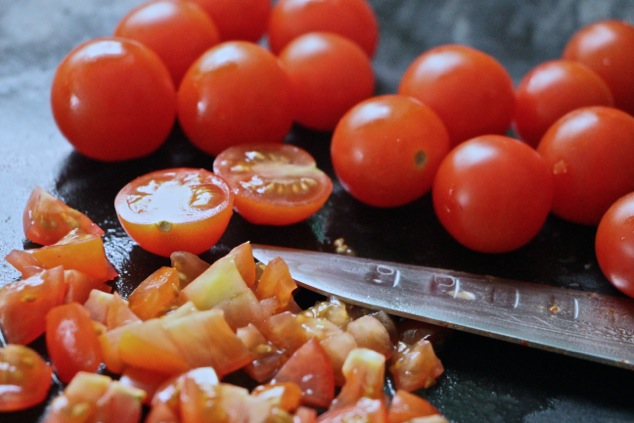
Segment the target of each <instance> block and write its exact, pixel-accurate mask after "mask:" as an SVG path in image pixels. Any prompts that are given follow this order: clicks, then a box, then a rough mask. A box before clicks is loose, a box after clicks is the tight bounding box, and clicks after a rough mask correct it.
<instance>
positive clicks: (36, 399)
mask: <svg viewBox="0 0 634 423" xmlns="http://www.w3.org/2000/svg"><path fill="white" fill-rule="evenodd" d="M52 375H53V371H52V370H51V367H50V366H49V365H48V364H47V363H46V362H45V361H44V360H43V359H42V357H40V356H39V354H38V353H37V352H36V351H35V350H33V349H31V348H29V347H26V346H24V345H16V344H9V345H7V346H5V347H2V348H0V381H2V389H0V412H7V411H18V410H24V409H26V408H29V407H32V406H34V405H37V404H39V403H41V402H43V401H44V400H45V399H46V397H47V395H48V391H49V389H50V388H51V382H52V381H53V379H52Z"/></svg>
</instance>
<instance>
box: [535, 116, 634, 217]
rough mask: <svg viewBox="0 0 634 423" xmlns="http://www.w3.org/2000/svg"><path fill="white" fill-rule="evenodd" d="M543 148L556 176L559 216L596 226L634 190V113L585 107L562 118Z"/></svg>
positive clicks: (555, 203)
mask: <svg viewBox="0 0 634 423" xmlns="http://www.w3.org/2000/svg"><path fill="white" fill-rule="evenodd" d="M537 151H538V152H539V154H540V155H541V156H542V157H544V159H545V160H546V162H547V164H548V166H549V168H550V171H551V173H552V174H553V180H554V187H555V193H554V197H553V206H552V212H553V214H555V215H557V216H559V217H560V218H562V219H565V220H568V221H571V222H575V223H579V224H585V225H596V224H598V223H599V220H600V219H601V216H602V215H603V213H605V211H606V210H607V209H608V208H609V207H610V205H611V204H612V203H613V202H614V201H616V200H617V199H618V198H619V197H621V196H623V195H625V194H627V193H628V192H630V191H634V117H632V116H630V115H628V114H627V113H625V112H623V111H621V110H619V109H615V108H611V107H601V106H594V107H584V108H580V109H576V110H574V111H572V112H570V113H568V114H566V115H565V116H563V117H562V118H561V119H559V120H558V121H557V122H555V124H554V125H553V126H551V128H550V129H549V130H548V131H547V132H546V134H545V135H544V137H543V138H542V140H541V141H540V143H539V145H538V147H537Z"/></svg>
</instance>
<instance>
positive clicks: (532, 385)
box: [0, 0, 634, 423]
mask: <svg viewBox="0 0 634 423" xmlns="http://www.w3.org/2000/svg"><path fill="white" fill-rule="evenodd" d="M137 4H140V1H139V0H113V1H110V2H103V1H98V0H81V1H77V0H21V1H19V2H15V1H10V0H0V193H1V195H2V197H1V199H0V255H1V256H2V257H4V256H5V255H6V254H7V253H8V252H9V251H10V250H11V249H14V248H24V247H25V246H26V247H29V244H27V243H25V239H24V235H23V233H22V226H21V213H22V209H23V207H24V204H25V201H26V198H27V197H28V195H29V193H30V191H31V190H32V188H33V187H34V186H35V185H41V186H43V187H44V188H46V189H48V190H49V191H50V192H52V193H53V194H54V195H56V196H58V197H60V198H61V199H63V200H64V201H66V202H67V203H68V204H70V205H72V206H73V207H75V208H77V209H79V210H82V211H84V212H85V213H87V214H88V215H89V216H90V217H91V218H92V219H93V220H94V221H95V222H97V223H98V224H99V225H101V226H102V227H103V228H104V229H105V230H106V235H105V241H106V248H107V254H108V256H109V258H110V260H111V261H112V262H113V264H114V265H115V266H116V267H117V269H118V270H119V271H120V274H121V276H120V277H119V279H118V280H117V281H116V286H117V288H118V289H119V290H120V291H121V292H122V294H123V295H124V296H125V295H127V294H129V292H131V290H132V289H133V288H134V287H135V286H136V284H138V283H139V282H140V281H141V280H142V279H143V278H144V277H145V276H147V275H148V274H149V273H151V272H152V271H153V270H154V269H156V268H157V267H158V266H160V265H163V264H167V262H166V261H165V259H161V258H158V257H155V256H153V255H151V254H149V253H146V252H144V251H143V250H141V249H140V248H138V247H137V246H136V245H135V244H134V243H133V242H132V241H130V240H129V239H128V238H127V236H126V235H125V233H124V232H123V231H122V229H121V227H120V226H119V224H118V222H117V221H116V217H115V214H114V209H113V205H112V201H113V199H114V196H115V194H116V193H117V191H118V190H119V189H120V188H121V187H122V186H123V185H124V184H125V183H127V182H128V181H129V180H131V179H133V178H134V177H136V176H138V175H140V174H143V173H146V172H148V171H151V170H155V169H160V168H165V167H171V166H202V167H207V168H211V164H212V160H213V158H212V157H209V156H206V155H204V154H202V153H200V152H199V151H197V150H196V149H194V148H193V147H192V146H191V145H190V144H189V143H188V141H187V140H186V139H185V138H184V136H183V135H182V133H180V132H179V131H178V129H175V130H174V133H173V134H172V136H171V137H170V139H169V140H168V142H167V143H166V144H165V146H164V147H163V148H161V149H160V150H159V151H158V152H156V153H155V154H153V155H152V156H150V157H148V158H145V159H142V160H135V161H131V162H126V163H118V164H103V163H98V162H95V161H92V160H89V159H87V158H85V157H82V156H80V155H79V154H77V153H75V152H73V150H72V148H71V147H70V146H69V144H68V143H67V142H66V141H65V140H64V139H63V137H62V135H61V134H60V133H59V131H58V130H57V128H56V126H55V123H54V121H53V119H52V116H51V111H50V105H49V89H50V83H51V79H52V76H53V73H54V70H55V67H56V66H57V64H58V63H59V62H60V61H61V60H62V58H63V57H64V55H65V54H66V53H68V52H69V51H70V49H72V48H73V47H74V46H76V45H77V44H79V43H80V42H82V41H84V40H87V39H90V38H94V37H97V36H101V35H108V34H111V33H112V30H113V28H114V26H115V24H116V22H117V21H118V20H119V19H120V18H121V17H122V16H123V15H124V14H125V13H126V12H127V11H128V10H129V9H130V8H132V7H133V6H136V5H137ZM371 4H372V5H373V7H374V8H375V10H376V13H377V15H378V18H379V23H380V30H381V40H380V44H379V48H378V51H377V55H376V57H375V59H374V64H375V71H376V76H377V93H391V92H394V91H395V90H396V87H397V84H398V80H399V78H400V76H401V75H402V73H403V71H404V70H405V68H406V67H407V65H408V64H409V63H410V62H411V61H412V60H413V59H414V58H415V57H416V56H417V55H418V54H420V53H422V52H423V51H424V50H426V49H428V48H430V47H433V46H435V45H439V44H445V43H463V44H467V45H471V46H473V47H476V48H480V49H482V50H484V51H486V52H488V53H490V54H492V55H494V56H495V57H496V58H498V60H500V61H501V62H502V63H503V64H504V65H505V66H506V67H507V69H508V70H509V72H510V73H511V75H512V76H513V78H514V80H515V81H516V82H517V81H519V79H520V78H521V77H522V75H523V74H524V73H526V72H527V71H528V70H529V69H530V68H531V67H533V66H535V65H536V64H537V63H539V62H540V61H543V60H546V59H552V58H557V57H558V56H559V55H560V53H561V50H562V48H563V45H564V44H565V41H566V40H567V38H568V37H569V36H570V35H571V34H572V33H573V32H574V31H575V30H576V29H578V28H579V27H581V26H582V25H584V24H587V23H589V22H591V21H593V20H597V19H600V18H606V17H613V18H620V19H624V20H627V21H629V22H634V1H631V0H602V1H592V0H580V1H575V0H565V1H554V0H551V1H546V0H532V1H523V2H511V1H504V0H499V1H496V0H483V1H466V0H465V1H457V0H448V1H433V0H372V1H371ZM633 54H634V53H633ZM288 142H292V143H295V144H297V145H299V146H301V147H303V148H305V149H307V150H308V151H310V152H311V153H312V154H313V155H314V156H315V157H316V159H317V161H318V165H319V166H320V167H321V168H323V169H324V170H326V171H328V172H330V174H331V175H332V167H331V165H330V162H329V155H328V151H329V134H324V133H314V132H311V131H307V130H305V129H302V128H294V130H293V131H292V133H291V134H289V137H288ZM593 237H594V229H593V228H589V227H582V226H578V225H573V224H569V223H566V222H562V221H560V220H558V219H555V218H550V219H549V220H548V222H547V224H546V226H545V227H544V229H543V230H542V231H541V232H540V233H539V235H538V236H537V237H536V239H535V240H534V241H533V242H531V243H530V244H529V245H527V246H525V247H523V248H522V249H520V250H518V251H516V252H513V253H509V254H502V255H482V254H477V253H474V252H471V251H468V250H466V249H464V248H463V247H461V246H459V245H457V244H456V243H455V242H454V241H452V240H451V239H450V238H449V236H448V235H447V234H446V233H445V232H444V230H443V229H442V228H441V227H440V225H439V224H438V222H437V220H436V219H435V217H434V215H433V210H432V207H431V201H430V198H429V196H425V197H423V198H421V199H420V200H418V201H416V202H414V203H412V204H410V205H407V206H405V207H401V208H398V209H391V210H381V209H373V208H370V207H367V206H364V205H362V204H360V203H358V202H356V201H355V200H353V199H352V198H350V197H349V196H348V195H347V194H346V193H345V192H344V191H343V190H342V188H341V187H340V185H339V184H338V183H336V184H335V190H334V192H333V195H332V198H331V199H330V200H329V201H328V203H327V204H326V206H325V207H324V208H323V209H322V210H321V211H320V212H319V213H318V214H317V215H315V216H313V217H312V218H310V219H308V220H307V221H306V222H303V223H301V224H297V225H293V226H290V227H284V228H270V227H258V226H254V225H251V224H249V223H247V222H245V221H244V220H242V219H241V218H240V217H239V216H234V217H233V220H232V222H231V224H230V226H229V229H228V231H227V232H226V234H225V235H224V237H223V238H222V239H221V241H220V242H219V243H218V244H217V245H216V246H215V247H214V248H213V249H212V250H211V251H210V252H208V253H206V254H204V255H203V258H205V259H207V260H209V261H211V260H213V259H215V258H218V257H220V256H221V255H223V254H225V253H226V252H228V251H229V250H230V249H231V248H233V247H234V246H236V245H237V244H239V243H241V242H244V241H248V240H250V241H252V242H259V243H270V244H277V245H283V246H292V247H300V248H308V249H315V250H322V251H334V246H333V242H334V240H335V239H337V238H343V239H344V240H345V241H346V243H347V244H348V245H349V246H350V247H351V248H352V249H353V250H354V251H355V252H356V253H357V255H359V256H365V257H375V258H383V259H387V260H394V261H402V262H409V263H418V264H424V265H429V266H435V267H446V268H452V269H457V270H465V271H473V272H479V273H487V274H491V275H495V276H500V277H510V278H518V279H523V280H530V281H535V282H540V283H549V284H553V285H558V286H565V287H568V288H572V289H580V290H585V291H595V292H602V293H606V294H613V295H619V294H618V293H617V292H616V291H615V290H614V289H613V288H612V287H611V286H610V285H609V284H608V282H607V281H606V280H605V279H604V278H603V276H602V275H601V273H600V271H599V269H598V266H597V263H596V260H595V259H594V252H593ZM17 276H18V275H17V272H15V270H14V269H13V268H11V267H10V266H9V265H8V264H6V263H5V262H2V263H1V264H0V284H4V283H6V282H8V281H10V280H14V279H16V278H17ZM304 297H307V298H308V300H309V301H310V299H311V297H310V295H308V296H306V294H304ZM42 345H43V343H41V342H39V343H36V346H37V347H39V348H41V347H42ZM439 355H440V357H441V359H442V360H443V363H444V365H445V368H446V372H445V374H444V376H443V377H442V378H441V379H440V380H439V381H438V384H437V385H436V386H435V387H433V388H430V389H428V390H426V391H423V392H421V393H420V394H421V395H422V396H424V397H426V398H427V399H429V400H430V401H431V402H432V403H433V404H434V405H436V406H437V408H439V409H440V410H441V411H442V412H443V413H444V414H445V415H446V416H447V418H449V419H450V420H451V421H455V422H519V421H523V422H530V423H538V422H550V421H558V422H561V421H571V422H573V421H574V422H631V421H634V377H633V376H634V374H633V373H632V372H631V371H628V370H624V369H617V368H613V367H609V366H605V365H599V364H595V363H591V362H587V361H584V360H579V359H575V358H570V357H565V356H561V355H557V354H554V353H550V352H546V351H540V350H536V349H532V348H527V347H521V346H519V345H514V344H508V343H504V342H501V341H495V340H491V339H487V338H483V337H479V336H475V335H468V334H462V333H455V334H453V336H451V337H450V339H449V340H448V341H447V343H446V345H445V346H444V348H442V350H440V351H439ZM52 393H53V394H54V393H57V391H56V390H55V389H54V390H53V391H52ZM44 410H45V405H42V406H40V407H35V408H34V409H31V410H28V411H26V412H22V413H14V414H4V415H2V414H0V421H1V422H26V421H37V420H38V419H39V418H40V416H41V415H42V413H43V412H44Z"/></svg>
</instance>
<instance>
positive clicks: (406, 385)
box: [389, 339, 445, 392]
mask: <svg viewBox="0 0 634 423" xmlns="http://www.w3.org/2000/svg"><path fill="white" fill-rule="evenodd" d="M444 370H445V369H444V367H443V365H442V362H441V361H440V360H439V359H438V357H437V356H436V353H435V351H434V347H433V346H432V344H431V342H429V341H428V340H426V339H420V340H418V341H417V342H415V343H414V344H411V345H407V344H405V343H403V342H399V345H398V348H397V351H396V353H395V354H394V355H393V356H392V358H391V359H390V363H389V371H390V373H391V375H392V377H393V378H394V383H395V385H396V388H397V389H403V390H405V391H409V392H411V391H415V390H417V389H421V388H429V387H430V386H432V385H434V384H435V383H436V379H438V378H439V377H440V375H442V374H443V372H444Z"/></svg>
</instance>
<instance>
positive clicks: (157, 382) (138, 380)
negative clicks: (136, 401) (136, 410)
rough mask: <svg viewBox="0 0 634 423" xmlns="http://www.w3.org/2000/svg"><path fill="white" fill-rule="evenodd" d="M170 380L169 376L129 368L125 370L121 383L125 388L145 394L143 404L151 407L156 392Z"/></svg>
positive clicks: (120, 379)
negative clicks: (134, 389) (135, 389)
mask: <svg viewBox="0 0 634 423" xmlns="http://www.w3.org/2000/svg"><path fill="white" fill-rule="evenodd" d="M168 378H169V376H166V375H165V374H162V373H156V372H152V371H149V370H145V369H137V368H135V367H131V366H128V367H126V368H125V369H124V370H123V373H122V374H121V377H120V378H119V382H121V384H122V385H124V386H127V387H130V388H137V389H140V390H142V391H143V392H145V398H144V401H143V402H144V403H145V404H147V405H149V404H150V401H151V400H152V397H154V394H155V393H156V391H157V390H158V389H159V387H160V386H161V385H162V384H163V383H165V381H166V380H167V379H168Z"/></svg>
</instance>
